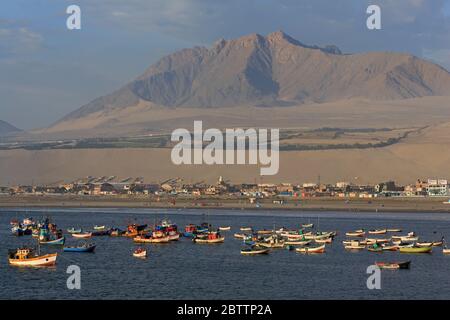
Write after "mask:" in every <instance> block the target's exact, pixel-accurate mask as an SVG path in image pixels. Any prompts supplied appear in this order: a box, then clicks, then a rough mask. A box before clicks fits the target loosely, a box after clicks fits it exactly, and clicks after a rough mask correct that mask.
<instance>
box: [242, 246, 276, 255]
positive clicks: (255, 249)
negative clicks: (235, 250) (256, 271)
mask: <svg viewBox="0 0 450 320" xmlns="http://www.w3.org/2000/svg"><path fill="white" fill-rule="evenodd" d="M269 252H270V249H267V248H261V247H257V246H252V247H250V248H243V249H241V254H243V255H245V256H251V255H257V254H268V253H269Z"/></svg>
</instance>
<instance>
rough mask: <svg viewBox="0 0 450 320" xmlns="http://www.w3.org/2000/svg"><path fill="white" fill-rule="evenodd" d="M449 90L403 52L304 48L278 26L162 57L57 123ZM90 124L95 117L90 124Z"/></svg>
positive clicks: (438, 72) (440, 73)
mask: <svg viewBox="0 0 450 320" xmlns="http://www.w3.org/2000/svg"><path fill="white" fill-rule="evenodd" d="M449 94H450V73H449V72H448V71H447V70H445V69H444V68H442V67H440V66H438V65H436V64H433V63H431V62H428V61H425V60H422V59H420V58H417V57H415V56H412V55H409V54H401V53H391V52H369V53H360V54H343V53H342V52H341V51H340V50H339V49H338V48H337V47H335V46H327V47H324V48H321V47H318V46H308V45H305V44H303V43H301V42H299V41H297V40H295V39H293V38H291V37H290V36H288V35H286V34H284V33H283V32H281V31H278V32H274V33H271V34H269V35H267V36H261V35H259V34H251V35H247V36H243V37H241V38H238V39H234V40H224V39H221V40H219V41H217V42H216V43H214V45H213V46H212V47H210V48H205V47H194V48H191V49H183V50H181V51H178V52H175V53H173V54H170V55H168V56H165V57H163V58H162V59H161V60H159V61H158V62H157V63H155V64H154V65H152V66H150V67H149V68H148V69H147V70H146V71H145V72H144V73H143V74H142V75H141V76H139V77H138V78H136V79H135V80H133V81H131V82H130V83H128V84H126V85H125V86H123V87H122V88H120V89H118V90H116V91H115V92H113V93H111V94H109V95H106V96H103V97H100V98H97V99H95V100H93V101H92V102H90V103H88V104H87V105H84V106H82V107H81V108H80V109H78V110H76V111H74V112H72V113H70V114H68V115H67V116H65V117H64V118H62V119H61V120H60V121H59V122H58V123H57V125H58V127H61V125H62V124H64V123H67V122H71V123H73V122H74V121H76V120H82V119H83V118H85V117H88V116H90V115H92V114H96V117H97V118H98V117H101V116H102V115H108V122H107V123H106V124H105V123H103V124H102V125H107V124H111V125H112V124H115V123H117V122H120V118H119V117H116V118H114V117H112V116H111V115H114V114H118V113H119V112H122V115H123V110H124V109H126V108H129V107H132V106H137V105H139V104H140V103H148V104H150V105H156V106H162V107H166V108H171V109H173V108H175V107H176V108H188V107H195V108H199V107H200V108H221V107H232V106H246V105H249V106H250V105H251V106H264V107H276V106H278V107H279V106H289V105H299V104H304V103H323V102H332V101H338V100H342V99H349V98H363V99H369V100H397V99H408V98H416V97H425V96H439V95H441V96H442V95H449ZM95 123H96V125H97V124H98V123H101V121H96V122H95Z"/></svg>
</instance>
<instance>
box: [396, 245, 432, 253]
mask: <svg viewBox="0 0 450 320" xmlns="http://www.w3.org/2000/svg"><path fill="white" fill-rule="evenodd" d="M431 250H432V247H431V246H430V247H400V249H399V251H400V253H431Z"/></svg>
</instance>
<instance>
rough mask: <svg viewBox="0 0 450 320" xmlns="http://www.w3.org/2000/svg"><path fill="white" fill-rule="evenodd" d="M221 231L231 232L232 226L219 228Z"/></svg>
mask: <svg viewBox="0 0 450 320" xmlns="http://www.w3.org/2000/svg"><path fill="white" fill-rule="evenodd" d="M219 230H220V231H230V230H231V227H230V226H227V227H219Z"/></svg>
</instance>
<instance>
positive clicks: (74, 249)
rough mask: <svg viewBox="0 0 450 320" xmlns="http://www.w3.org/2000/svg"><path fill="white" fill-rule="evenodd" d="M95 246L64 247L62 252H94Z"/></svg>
mask: <svg viewBox="0 0 450 320" xmlns="http://www.w3.org/2000/svg"><path fill="white" fill-rule="evenodd" d="M95 247H96V246H89V247H65V248H63V251H64V252H94V250H95Z"/></svg>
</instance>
